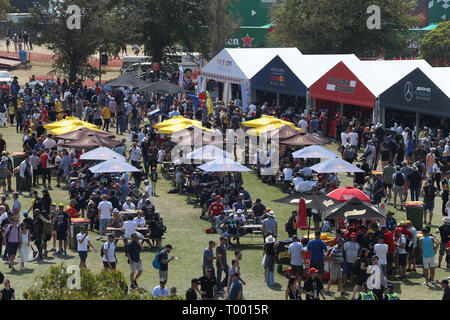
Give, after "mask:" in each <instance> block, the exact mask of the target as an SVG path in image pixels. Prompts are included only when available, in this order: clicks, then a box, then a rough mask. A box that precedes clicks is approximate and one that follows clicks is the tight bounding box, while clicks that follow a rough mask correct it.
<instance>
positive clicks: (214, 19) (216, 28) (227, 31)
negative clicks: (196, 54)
mask: <svg viewBox="0 0 450 320" xmlns="http://www.w3.org/2000/svg"><path fill="white" fill-rule="evenodd" d="M235 2H236V0H210V1H209V8H208V29H209V39H210V41H211V49H210V50H211V55H210V56H212V57H214V56H215V55H217V54H218V53H219V52H220V51H221V50H222V49H223V48H224V47H225V41H226V40H227V39H228V38H229V37H230V36H232V35H234V34H236V32H237V31H238V30H239V27H240V26H241V19H238V18H237V14H236V13H235V12H233V11H232V7H233V4H234V3H235Z"/></svg>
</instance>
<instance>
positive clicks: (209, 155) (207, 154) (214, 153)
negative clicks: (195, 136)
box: [186, 144, 233, 160]
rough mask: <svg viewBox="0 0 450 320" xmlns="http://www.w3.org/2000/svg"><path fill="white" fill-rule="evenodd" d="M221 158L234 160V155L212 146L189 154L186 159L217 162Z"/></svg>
mask: <svg viewBox="0 0 450 320" xmlns="http://www.w3.org/2000/svg"><path fill="white" fill-rule="evenodd" d="M221 158H228V159H233V155H232V154H231V153H229V152H226V151H224V150H223V149H220V148H217V147H215V146H213V145H210V144H208V145H206V146H204V147H201V148H200V149H197V150H194V151H192V152H189V153H188V154H187V155H186V159H194V160H215V159H221Z"/></svg>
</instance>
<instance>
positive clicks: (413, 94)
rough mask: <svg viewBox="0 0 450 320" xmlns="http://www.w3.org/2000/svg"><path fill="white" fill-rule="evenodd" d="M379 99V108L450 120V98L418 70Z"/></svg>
mask: <svg viewBox="0 0 450 320" xmlns="http://www.w3.org/2000/svg"><path fill="white" fill-rule="evenodd" d="M449 81H450V79H449ZM379 99H380V106H381V107H385V108H390V109H396V110H400V111H407V112H413V113H419V114H428V115H432V116H437V117H445V118H450V97H448V96H447V95H446V94H445V93H444V92H443V91H442V90H441V89H440V88H439V87H438V86H437V84H435V83H434V82H433V81H432V80H431V79H430V78H429V77H428V76H427V75H426V74H425V73H424V72H423V71H422V70H421V69H420V68H417V69H415V70H414V71H412V72H411V73H410V74H408V75H407V76H405V77H404V78H403V79H401V80H400V81H398V82H397V83H396V84H394V85H393V86H392V87H390V88H389V89H388V90H386V91H385V92H383V93H382V94H381V95H380V97H379Z"/></svg>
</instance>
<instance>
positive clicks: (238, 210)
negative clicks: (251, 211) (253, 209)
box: [236, 209, 244, 214]
mask: <svg viewBox="0 0 450 320" xmlns="http://www.w3.org/2000/svg"><path fill="white" fill-rule="evenodd" d="M242 212H244V210H242V209H237V210H236V213H237V214H240V213H242Z"/></svg>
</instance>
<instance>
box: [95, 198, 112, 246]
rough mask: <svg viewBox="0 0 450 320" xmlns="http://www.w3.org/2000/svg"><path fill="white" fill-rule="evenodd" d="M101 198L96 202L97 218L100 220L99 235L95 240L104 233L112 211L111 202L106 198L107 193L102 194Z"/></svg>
mask: <svg viewBox="0 0 450 320" xmlns="http://www.w3.org/2000/svg"><path fill="white" fill-rule="evenodd" d="M102 200H103V201H101V202H100V203H99V204H98V219H99V220H100V226H99V227H100V236H99V237H98V238H97V240H100V239H101V238H102V236H101V235H104V234H105V228H106V227H107V226H108V224H109V221H110V220H111V215H112V213H113V206H112V203H111V202H109V201H108V200H107V195H106V194H104V195H102Z"/></svg>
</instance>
